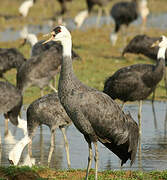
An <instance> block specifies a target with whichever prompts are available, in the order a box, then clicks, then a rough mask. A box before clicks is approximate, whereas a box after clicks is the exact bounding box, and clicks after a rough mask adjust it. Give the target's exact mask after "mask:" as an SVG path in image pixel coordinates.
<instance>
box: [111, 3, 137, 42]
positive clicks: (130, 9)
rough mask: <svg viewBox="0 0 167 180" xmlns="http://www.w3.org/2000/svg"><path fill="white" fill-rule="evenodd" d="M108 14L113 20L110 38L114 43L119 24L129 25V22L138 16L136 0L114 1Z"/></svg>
mask: <svg viewBox="0 0 167 180" xmlns="http://www.w3.org/2000/svg"><path fill="white" fill-rule="evenodd" d="M110 14H111V16H112V17H113V19H114V22H115V29H114V32H112V33H111V35H110V40H111V42H112V44H113V45H115V43H116V41H117V34H118V32H119V30H120V28H121V26H122V25H127V26H129V24H130V23H132V22H133V21H135V20H136V19H137V18H138V0H131V2H118V3H115V4H114V5H113V6H112V8H111V11H110Z"/></svg>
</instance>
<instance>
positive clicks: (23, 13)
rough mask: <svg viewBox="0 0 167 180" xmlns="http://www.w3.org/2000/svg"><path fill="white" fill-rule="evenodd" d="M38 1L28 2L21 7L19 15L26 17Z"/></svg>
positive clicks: (27, 0) (31, 0)
mask: <svg viewBox="0 0 167 180" xmlns="http://www.w3.org/2000/svg"><path fill="white" fill-rule="evenodd" d="M35 2H36V0H26V1H24V2H23V3H22V4H21V5H20V7H19V13H20V15H21V16H23V17H26V16H27V15H28V11H29V9H30V8H31V7H32V6H33V5H34V3H35Z"/></svg>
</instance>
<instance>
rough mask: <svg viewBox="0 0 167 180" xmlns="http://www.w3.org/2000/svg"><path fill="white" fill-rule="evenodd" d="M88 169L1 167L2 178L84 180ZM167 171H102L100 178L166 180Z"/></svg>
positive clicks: (92, 170)
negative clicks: (63, 169)
mask: <svg viewBox="0 0 167 180" xmlns="http://www.w3.org/2000/svg"><path fill="white" fill-rule="evenodd" d="M85 173H86V170H73V169H71V170H65V171H62V170H53V169H48V168H45V167H36V166H34V167H33V168H29V167H27V166H24V167H15V166H10V167H6V168H5V167H0V179H5V178H6V179H8V180H13V179H17V180H30V179H31V180H46V179H48V180H84V177H85ZM166 179H167V171H161V172H160V171H151V172H143V171H111V170H108V171H102V172H99V173H98V180H166ZM89 180H94V169H91V170H90V175H89Z"/></svg>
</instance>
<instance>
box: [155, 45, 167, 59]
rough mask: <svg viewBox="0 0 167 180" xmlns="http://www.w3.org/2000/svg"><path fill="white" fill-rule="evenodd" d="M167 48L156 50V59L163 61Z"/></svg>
mask: <svg viewBox="0 0 167 180" xmlns="http://www.w3.org/2000/svg"><path fill="white" fill-rule="evenodd" d="M166 48H167V47H160V48H159V50H158V55H157V59H160V58H163V59H165V52H166Z"/></svg>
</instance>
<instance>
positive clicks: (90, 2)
mask: <svg viewBox="0 0 167 180" xmlns="http://www.w3.org/2000/svg"><path fill="white" fill-rule="evenodd" d="M108 1H109V0H86V3H87V7H88V12H89V13H90V12H91V11H92V8H93V7H94V6H95V5H98V6H99V7H101V8H102V7H104V6H106V5H107V3H108Z"/></svg>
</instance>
